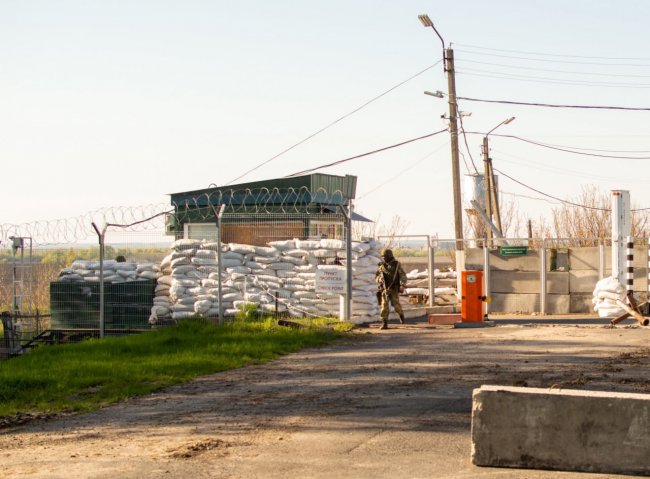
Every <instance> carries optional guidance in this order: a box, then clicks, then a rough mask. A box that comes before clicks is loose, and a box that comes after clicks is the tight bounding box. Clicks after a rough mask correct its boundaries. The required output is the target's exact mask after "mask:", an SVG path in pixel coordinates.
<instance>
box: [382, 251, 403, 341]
mask: <svg viewBox="0 0 650 479" xmlns="http://www.w3.org/2000/svg"><path fill="white" fill-rule="evenodd" d="M381 255H382V257H383V258H384V261H382V262H381V263H379V266H378V268H377V272H376V273H375V279H376V281H377V284H379V292H378V293H377V296H378V298H379V300H380V317H381V320H382V322H383V324H382V326H381V329H386V328H388V314H389V312H390V305H391V304H392V305H393V309H394V310H395V312H396V313H397V314H398V315H399V319H400V322H401V323H402V324H403V323H404V311H403V310H402V305H401V304H400V302H399V293H400V290H403V288H404V287H406V273H405V272H404V269H403V268H402V265H401V264H400V263H399V261H397V260H396V259H395V257H394V256H393V252H392V251H391V250H389V249H385V250H383V251H382V252H381Z"/></svg>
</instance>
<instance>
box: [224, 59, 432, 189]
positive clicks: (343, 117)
mask: <svg viewBox="0 0 650 479" xmlns="http://www.w3.org/2000/svg"><path fill="white" fill-rule="evenodd" d="M441 62H442V60H438V61H437V62H436V63H434V64H433V65H430V66H428V67H426V68H425V69H424V70H421V71H419V72H418V73H416V74H415V75H412V76H410V77H409V78H407V79H406V80H404V81H402V82H400V83H398V84H397V85H395V86H393V87H391V88H389V89H388V90H386V91H384V92H383V93H381V94H379V95H377V96H376V97H374V98H372V99H370V100H368V101H367V102H365V103H364V104H362V105H361V106H359V107H357V108H355V109H354V110H352V111H350V112H349V113H346V114H345V115H343V116H341V117H339V118H337V119H336V120H334V121H332V122H330V123H328V124H327V125H325V126H324V127H322V128H320V129H319V130H317V131H315V132H314V133H312V134H310V135H308V136H306V137H305V138H303V139H302V140H300V141H299V142H297V143H295V144H293V145H291V146H290V147H288V148H285V149H284V150H282V151H281V152H280V153H278V154H276V155H274V156H272V157H271V158H269V159H268V160H266V161H263V162H262V163H259V164H258V165H257V166H255V167H253V168H251V169H249V170H248V171H246V172H244V173H243V174H241V175H239V176H238V177H237V178H234V179H232V180H230V181H229V182H228V183H226V185H230V184H231V183H233V182H235V181H237V180H240V179H241V178H243V177H245V176H247V175H248V174H249V173H252V172H253V171H255V170H257V169H259V168H261V167H262V166H264V165H266V164H268V163H270V162H272V161H273V160H276V159H277V158H279V157H280V156H282V155H284V154H285V153H288V152H289V151H291V150H293V149H294V148H296V147H297V146H300V145H302V144H303V143H305V142H307V141H308V140H311V139H312V138H314V137H315V136H316V135H319V134H320V133H322V132H324V131H325V130H327V129H329V128H330V127H332V126H334V125H336V124H337V123H339V122H340V121H342V120H344V119H346V118H347V117H349V116H351V115H353V114H354V113H357V112H358V111H360V110H362V109H363V108H365V107H366V106H368V105H370V104H371V103H373V102H375V101H377V100H379V99H380V98H381V97H383V96H385V95H387V94H388V93H390V92H392V91H393V90H395V89H397V88H399V87H401V86H402V85H404V84H405V83H408V82H409V81H411V80H413V79H414V78H417V77H419V76H420V75H422V74H423V73H425V72H427V71H429V70H431V69H432V68H434V67H435V66H437V65H438V64H440V63H441Z"/></svg>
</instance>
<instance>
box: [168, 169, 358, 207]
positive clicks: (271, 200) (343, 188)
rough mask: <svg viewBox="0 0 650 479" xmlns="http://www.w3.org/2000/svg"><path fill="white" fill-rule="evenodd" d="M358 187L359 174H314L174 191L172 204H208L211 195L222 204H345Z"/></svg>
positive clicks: (211, 199) (212, 200)
mask: <svg viewBox="0 0 650 479" xmlns="http://www.w3.org/2000/svg"><path fill="white" fill-rule="evenodd" d="M356 187H357V177H356V176H352V175H345V176H336V175H326V174H324V173H313V174H311V175H304V176H295V177H289V178H276V179H271V180H264V181H254V182H250V183H239V184H237V185H227V186H221V187H218V186H215V187H213V188H205V189H201V190H192V191H184V192H180V193H171V203H172V205H185V204H193V205H197V206H202V205H205V206H207V204H208V198H210V203H211V204H219V198H221V199H222V203H225V202H228V203H230V204H233V205H236V204H244V203H247V204H248V203H251V202H255V201H262V202H264V203H265V204H279V203H284V202H287V201H289V202H294V203H302V204H308V203H319V204H324V205H341V204H347V203H348V200H349V199H354V197H355V194H356ZM226 200H227V201H226Z"/></svg>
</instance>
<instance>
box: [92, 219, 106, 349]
mask: <svg viewBox="0 0 650 479" xmlns="http://www.w3.org/2000/svg"><path fill="white" fill-rule="evenodd" d="M92 225H93V228H94V229H95V231H96V232H97V236H98V237H99V337H100V338H103V337H104V246H105V238H106V228H107V226H104V228H103V229H102V230H101V231H99V228H98V227H97V225H96V224H95V223H92Z"/></svg>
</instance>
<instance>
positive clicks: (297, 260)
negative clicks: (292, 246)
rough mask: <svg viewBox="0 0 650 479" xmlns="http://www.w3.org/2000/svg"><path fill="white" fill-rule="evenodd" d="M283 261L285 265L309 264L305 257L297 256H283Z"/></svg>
mask: <svg viewBox="0 0 650 479" xmlns="http://www.w3.org/2000/svg"><path fill="white" fill-rule="evenodd" d="M281 260H282V261H283V262H285V263H291V264H298V265H304V264H307V260H306V259H305V258H304V257H302V256H301V257H296V256H282V257H281Z"/></svg>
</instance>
